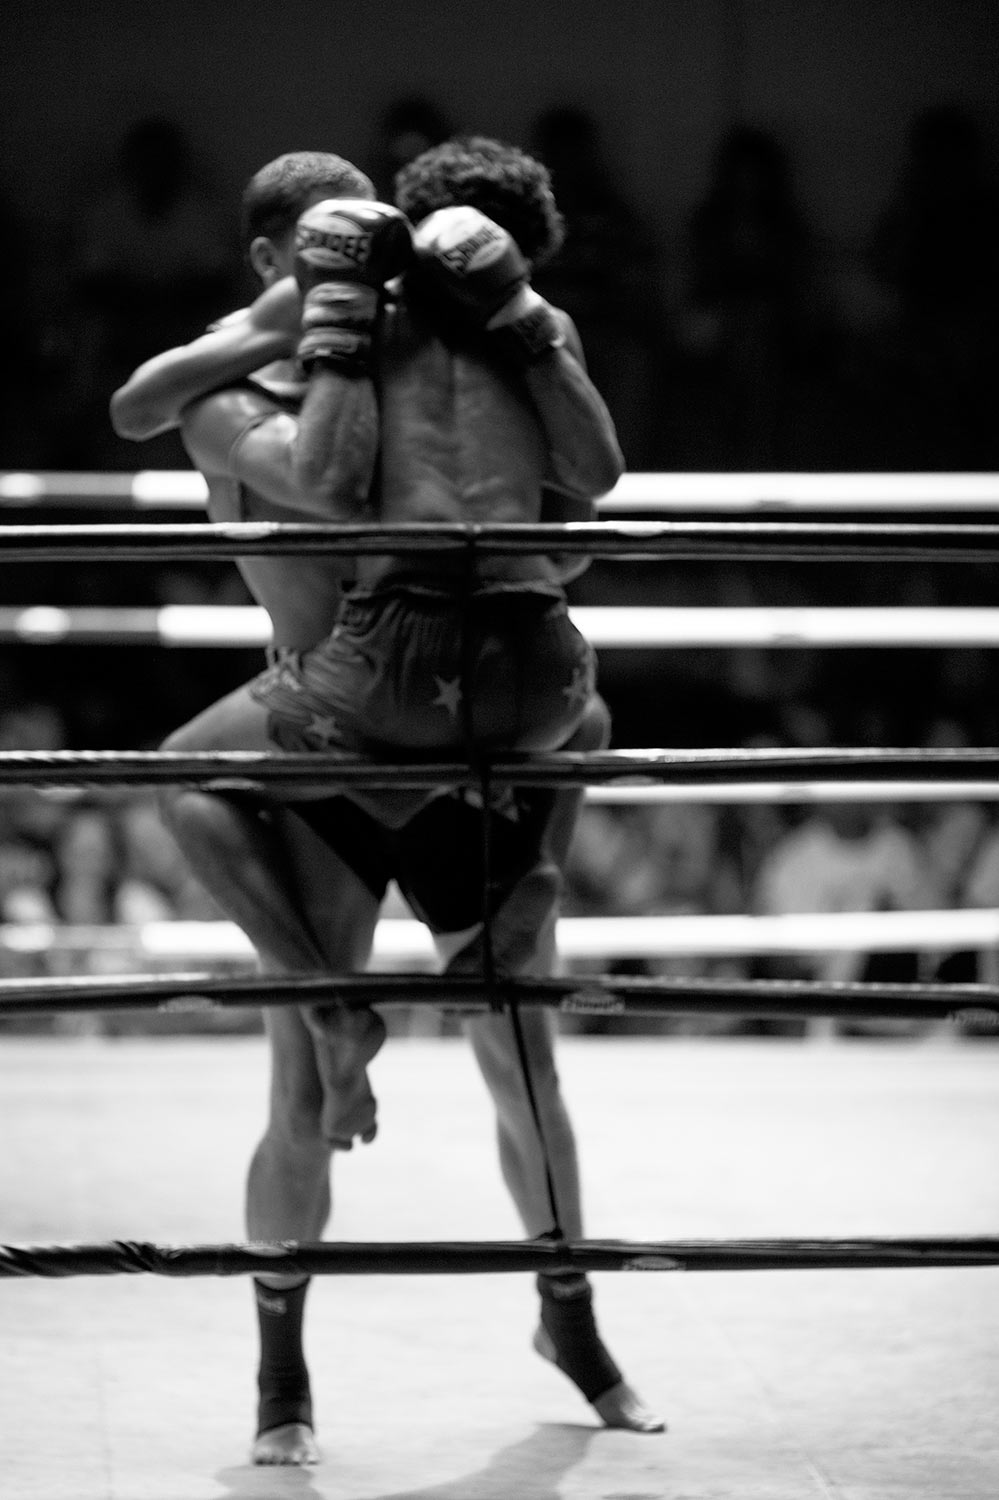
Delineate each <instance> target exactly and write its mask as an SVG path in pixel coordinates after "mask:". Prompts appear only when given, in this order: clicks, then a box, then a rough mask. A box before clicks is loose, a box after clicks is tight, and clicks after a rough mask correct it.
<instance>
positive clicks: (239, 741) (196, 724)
mask: <svg viewBox="0 0 999 1500" xmlns="http://www.w3.org/2000/svg"><path fill="white" fill-rule="evenodd" d="M250 688H251V684H250V683H246V684H245V685H244V686H243V687H240V688H237V689H236V690H235V692H233V693H229V694H228V695H227V696H226V697H225V698H220V699H219V701H218V702H217V703H213V704H212V706H211V707H210V708H206V709H205V710H204V711H203V712H202V713H200V714H198V716H197V718H194V719H191V720H190V722H189V723H187V724H184V725H183V726H182V727H181V728H180V729H175V730H174V732H173V734H171V735H170V736H169V738H168V739H166V740H165V741H164V743H163V749H164V750H170V751H174V752H176V753H180V754H183V753H185V752H193V751H198V750H266V751H269V752H272V753H273V752H274V745H273V743H272V741H271V740H270V738H269V735H268V732H267V726H268V718H269V715H268V712H267V709H266V708H265V707H264V706H263V704H261V703H258V702H257V701H256V699H255V698H254V697H253V696H252V694H251V692H250Z"/></svg>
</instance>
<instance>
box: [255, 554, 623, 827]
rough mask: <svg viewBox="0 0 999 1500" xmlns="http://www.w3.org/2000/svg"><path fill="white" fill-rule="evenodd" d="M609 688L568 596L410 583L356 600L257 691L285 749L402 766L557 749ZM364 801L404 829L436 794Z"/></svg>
mask: <svg viewBox="0 0 999 1500" xmlns="http://www.w3.org/2000/svg"><path fill="white" fill-rule="evenodd" d="M595 679H596V658H595V654H594V652H593V648H592V647H591V646H590V644H589V642H588V641H586V639H585V638H584V637H583V636H582V635H581V634H580V632H579V631H578V630H577V629H576V627H575V626H574V625H573V624H572V621H571V620H570V619H569V613H568V608H567V605H566V602H565V598H564V595H562V594H561V593H560V592H553V591H551V590H546V589H544V588H532V587H529V586H524V585H515V586H511V585H501V584H491V585H488V586H481V587H479V588H478V589H477V590H476V591H474V592H472V593H471V594H469V595H468V596H466V597H461V596H460V595H456V594H455V593H449V592H443V591H441V590H440V589H439V588H436V589H435V588H433V587H429V586H426V587H424V586H420V585H414V584H411V583H408V584H405V585H402V584H400V585H392V586H388V585H386V586H385V587H382V588H379V589H375V590H371V591H354V592H352V593H351V594H350V595H349V596H348V597H347V598H346V599H345V600H344V602H343V605H342V607H341V610H340V616H339V619H338V623H337V625H336V628H335V629H334V631H333V632H332V634H331V635H330V636H329V637H328V638H327V639H326V640H325V641H323V642H322V643H321V645H319V646H317V647H316V648H315V649H313V650H311V651H305V652H296V653H290V654H286V655H285V656H284V657H283V658H282V660H280V661H279V662H276V663H275V664H274V665H272V666H271V667H269V668H268V669H267V671H265V672H263V673H262V674H261V675H260V676H259V677H257V678H256V679H255V680H254V681H253V682H252V683H251V684H250V692H251V694H252V696H253V698H254V699H255V700H256V701H257V702H258V703H261V704H262V705H263V706H264V707H265V708H266V709H267V710H268V714H269V719H268V734H269V736H270V738H271V739H272V740H273V742H274V744H275V745H277V746H279V747H280V748H281V749H283V750H287V751H293V752H303V751H313V750H314V751H325V752H329V751H334V752H335V751H337V750H343V751H345V752H349V753H352V754H364V755H368V756H369V757H370V758H372V759H376V760H393V761H394V760H413V759H419V758H421V757H424V758H426V757H439V756H440V755H442V754H444V755H448V754H453V755H455V756H460V755H462V754H463V753H464V754H468V753H469V752H490V751H491V752H493V753H495V752H497V751H504V750H528V751H530V750H537V751H543V750H553V749H556V748H557V747H558V746H559V745H562V744H564V743H565V741H566V740H567V739H568V738H569V737H570V736H571V735H572V734H573V732H574V731H575V729H576V728H577V727H578V725H579V723H580V722H581V720H582V717H583V714H584V712H585V710H586V706H587V704H588V702H589V700H590V698H591V696H592V694H593V692H594V685H595ZM350 795H351V797H353V798H354V799H355V800H356V801H358V802H359V803H360V804H361V805H362V806H364V807H366V808H368V809H369V810H370V811H372V812H374V813H375V815H376V816H378V817H380V818H382V819H384V820H385V821H387V822H389V823H391V824H392V825H393V826H396V827H398V826H399V825H400V824H401V823H402V822H404V821H405V820H406V818H408V817H410V816H412V814H413V812H415V811H416V810H417V809H418V808H419V807H421V806H422V805H424V804H425V803H426V801H427V799H428V796H429V795H432V794H428V793H427V792H424V791H421V790H419V789H416V790H412V789H392V790H390V791H387V792H385V791H371V792H368V793H365V792H364V791H363V790H360V789H359V790H357V791H354V790H352V791H351V794H350Z"/></svg>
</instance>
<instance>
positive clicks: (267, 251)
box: [249, 234, 284, 287]
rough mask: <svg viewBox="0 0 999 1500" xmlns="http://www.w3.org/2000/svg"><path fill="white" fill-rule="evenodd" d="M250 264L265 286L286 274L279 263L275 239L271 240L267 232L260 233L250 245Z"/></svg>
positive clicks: (270, 284) (271, 284) (272, 283)
mask: <svg viewBox="0 0 999 1500" xmlns="http://www.w3.org/2000/svg"><path fill="white" fill-rule="evenodd" d="M249 258H250V265H251V266H252V267H253V269H254V271H255V272H256V273H257V275H258V276H259V277H260V280H261V281H262V282H263V284H264V286H265V287H267V286H273V285H274V283H275V281H279V280H280V278H281V276H282V275H283V274H284V273H283V272H282V270H281V269H280V267H279V266H278V263H277V248H276V246H275V244H274V241H273V240H269V239H268V238H267V236H266V235H265V234H258V235H257V238H256V239H255V240H254V241H253V242H252V244H251V245H250V250H249Z"/></svg>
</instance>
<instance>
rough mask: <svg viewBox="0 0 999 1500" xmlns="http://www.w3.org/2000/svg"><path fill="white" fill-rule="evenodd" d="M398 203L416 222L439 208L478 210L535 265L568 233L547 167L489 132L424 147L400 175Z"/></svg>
mask: <svg viewBox="0 0 999 1500" xmlns="http://www.w3.org/2000/svg"><path fill="white" fill-rule="evenodd" d="M395 201H396V205H397V207H399V208H401V209H402V211H403V213H404V214H405V215H406V217H407V218H408V219H409V221H410V223H412V224H418V223H419V222H420V220H421V219H425V218H426V216H427V214H431V213H433V212H434V211H435V209H438V208H451V207H452V206H453V205H455V204H468V205H469V206H470V207H472V208H477V209H479V211H480V212H481V213H484V214H487V215H488V216H489V218H490V219H494V220H495V222H496V223H497V224H500V225H502V227H503V228H504V229H505V230H506V231H507V233H508V234H512V235H513V238H514V239H515V240H516V242H517V244H518V246H519V247H520V249H521V251H522V252H523V254H524V255H526V257H527V259H528V260H529V261H531V262H532V263H533V264H534V265H536V266H538V265H543V264H544V262H545V261H546V260H550V259H551V258H552V256H553V255H554V254H555V253H556V251H557V250H558V249H559V247H560V246H561V244H562V240H563V239H564V237H565V226H564V223H563V220H562V215H561V214H560V213H559V211H558V208H557V207H556V205H555V198H554V196H553V194H552V186H551V179H550V177H549V175H548V170H547V168H546V167H544V166H542V164H541V162H539V161H536V160H535V159H534V157H533V156H528V155H527V154H526V152H524V151H520V150H518V148H517V147H516V146H507V145H505V144H504V143H503V142H502V141H494V140H490V139H489V137H488V136H483V135H472V136H456V137H454V139H453V140H450V141H445V142H444V143H443V145H441V146H432V147H431V149H430V150H429V151H424V153H423V155H422V156H418V157H417V158H416V160H415V161H411V162H410V163H409V165H408V166H405V167H403V169H402V171H401V172H399V173H398V174H397V175H396V179H395Z"/></svg>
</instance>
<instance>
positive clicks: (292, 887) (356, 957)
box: [270, 799, 388, 973]
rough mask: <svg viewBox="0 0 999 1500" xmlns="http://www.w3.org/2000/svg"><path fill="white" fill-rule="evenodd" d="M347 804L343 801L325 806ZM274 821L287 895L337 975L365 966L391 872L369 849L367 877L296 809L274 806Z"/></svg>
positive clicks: (272, 814)
mask: <svg viewBox="0 0 999 1500" xmlns="http://www.w3.org/2000/svg"><path fill="white" fill-rule="evenodd" d="M338 803H339V805H343V806H344V815H345V819H346V817H347V815H348V814H349V813H350V811H351V810H350V809H349V808H347V807H346V806H345V805H344V804H343V803H342V799H337V801H335V802H331V803H329V804H324V807H325V806H329V807H331V808H333V809H335V808H336V806H337V805H338ZM270 819H271V823H272V826H273V828H274V832H275V836H276V838H277V839H278V840H279V842H280V846H281V848H282V851H283V853H284V856H285V858H284V867H285V869H286V871H287V876H288V882H289V892H288V893H289V895H290V896H291V897H292V899H293V900H294V901H295V904H296V905H297V907H298V909H299V910H300V911H301V913H302V915H303V917H304V919H305V921H306V922H307V924H308V926H309V930H310V931H311V933H312V934H313V936H314V937H315V939H316V941H317V943H318V944H319V947H320V948H321V950H322V952H323V954H324V956H325V958H326V961H327V963H328V964H329V967H330V969H331V970H332V971H334V972H336V973H354V972H357V971H359V970H362V969H364V968H365V966H366V964H367V961H368V958H369V956H370V954H371V947H372V943H373V941H374V933H375V927H376V924H377V921H378V911H379V907H380V906H381V901H382V897H383V895H384V892H385V887H386V885H387V883H388V875H387V874H386V873H380V872H379V871H378V869H377V862H376V861H375V859H374V857H373V854H372V851H371V850H370V849H369V850H367V851H366V855H367V868H368V869H369V878H368V879H363V878H362V877H361V875H360V874H358V873H357V872H356V871H355V870H354V869H353V868H352V867H351V865H350V864H349V863H348V862H347V860H346V858H343V857H341V855H340V854H338V853H337V852H336V851H335V849H333V848H332V847H331V846H330V844H329V843H327V842H325V841H324V840H323V839H321V838H319V836H318V835H317V834H316V833H314V832H313V830H312V829H311V828H309V827H308V826H307V825H306V823H305V822H303V821H302V819H301V818H300V817H299V816H298V815H297V814H296V813H294V812H292V811H291V810H288V809H284V808H278V807H275V808H273V809H272V810H271V813H270ZM331 821H332V825H333V826H332V829H331V837H333V836H335V831H336V830H335V822H336V814H335V811H334V812H333V813H332V814H331Z"/></svg>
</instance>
